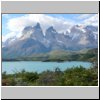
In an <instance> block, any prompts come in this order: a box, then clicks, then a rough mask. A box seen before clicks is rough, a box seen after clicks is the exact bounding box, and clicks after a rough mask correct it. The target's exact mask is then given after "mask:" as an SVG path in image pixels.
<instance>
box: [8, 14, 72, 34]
mask: <svg viewBox="0 0 100 100" xmlns="http://www.w3.org/2000/svg"><path fill="white" fill-rule="evenodd" d="M37 22H39V23H40V24H41V27H42V29H43V32H45V30H46V29H47V28H48V27H50V26H51V25H52V26H54V28H55V29H56V30H57V31H58V32H63V31H66V30H67V29H68V28H69V27H70V26H71V25H73V22H71V21H68V20H66V19H64V18H57V17H56V18H54V17H52V16H48V15H46V14H28V15H24V16H20V17H16V18H11V19H9V20H8V23H7V29H8V30H9V31H11V33H9V35H11V36H12V32H13V34H15V35H17V36H18V35H20V33H21V31H22V30H23V28H24V27H25V26H30V25H31V26H34V25H36V23H37ZM7 36H8V35H7Z"/></svg>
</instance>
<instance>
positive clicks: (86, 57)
mask: <svg viewBox="0 0 100 100" xmlns="http://www.w3.org/2000/svg"><path fill="white" fill-rule="evenodd" d="M3 60H4V61H22V60H24V61H45V62H46V61H58V62H60V61H90V62H96V63H97V61H98V49H97V48H95V49H85V50H80V51H64V50H60V51H58V50H55V51H51V52H49V53H41V54H34V55H31V56H24V57H19V58H16V59H3Z"/></svg>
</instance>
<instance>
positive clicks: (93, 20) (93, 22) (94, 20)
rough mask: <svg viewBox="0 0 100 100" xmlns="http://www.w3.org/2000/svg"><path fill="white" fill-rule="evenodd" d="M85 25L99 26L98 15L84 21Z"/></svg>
mask: <svg viewBox="0 0 100 100" xmlns="http://www.w3.org/2000/svg"><path fill="white" fill-rule="evenodd" d="M83 23H84V24H85V25H95V26H98V14H95V15H93V16H91V17H90V18H88V19H86V20H84V21H83Z"/></svg>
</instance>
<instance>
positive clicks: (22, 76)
mask: <svg viewBox="0 0 100 100" xmlns="http://www.w3.org/2000/svg"><path fill="white" fill-rule="evenodd" d="M2 85H3V86H97V85H98V70H97V67H93V68H90V69H85V68H83V67H82V66H80V67H73V68H69V69H66V70H65V71H61V70H60V69H59V68H56V69H55V71H49V70H48V71H44V72H42V73H36V72H26V71H25V70H22V71H21V72H17V73H14V74H6V72H3V73H2Z"/></svg>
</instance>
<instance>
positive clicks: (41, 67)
mask: <svg viewBox="0 0 100 100" xmlns="http://www.w3.org/2000/svg"><path fill="white" fill-rule="evenodd" d="M80 65H82V66H83V67H85V68H89V67H91V66H92V63H90V62H80V61H70V62H60V63H59V62H41V61H12V62H2V72H4V71H6V72H7V73H8V74H12V73H15V72H20V71H22V70H23V69H24V70H25V71H28V72H37V73H41V72H43V71H46V70H51V71H54V70H55V68H57V67H58V68H60V70H61V71H64V70H65V69H67V68H71V67H76V66H80Z"/></svg>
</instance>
